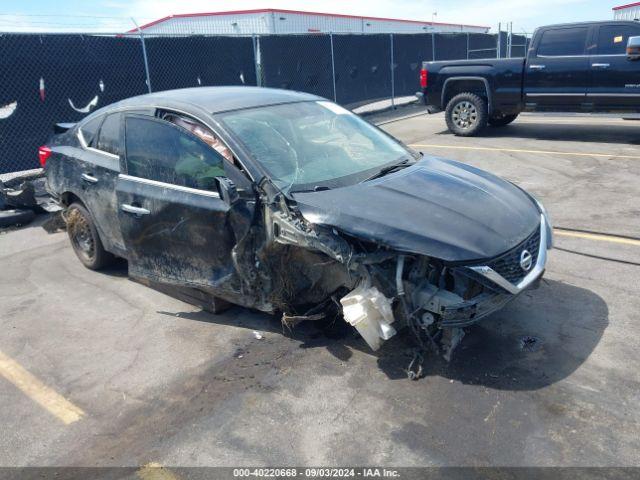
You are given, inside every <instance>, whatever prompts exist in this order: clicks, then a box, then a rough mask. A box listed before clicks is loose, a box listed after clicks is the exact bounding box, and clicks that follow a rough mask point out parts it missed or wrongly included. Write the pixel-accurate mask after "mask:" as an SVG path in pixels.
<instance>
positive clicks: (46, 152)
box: [38, 145, 51, 168]
mask: <svg viewBox="0 0 640 480" xmlns="http://www.w3.org/2000/svg"><path fill="white" fill-rule="evenodd" d="M50 156H51V149H50V148H49V147H47V146H46V145H43V146H41V147H40V148H38V158H39V159H40V166H41V167H42V168H44V166H45V165H46V164H47V160H49V157H50Z"/></svg>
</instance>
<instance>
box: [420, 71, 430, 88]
mask: <svg viewBox="0 0 640 480" xmlns="http://www.w3.org/2000/svg"><path fill="white" fill-rule="evenodd" d="M427 74H428V72H427V69H426V68H423V69H422V70H420V86H421V87H422V88H427Z"/></svg>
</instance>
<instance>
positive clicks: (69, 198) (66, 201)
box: [60, 192, 87, 208]
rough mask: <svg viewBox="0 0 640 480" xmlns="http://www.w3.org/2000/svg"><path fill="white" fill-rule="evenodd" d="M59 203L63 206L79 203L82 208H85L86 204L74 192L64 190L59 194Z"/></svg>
mask: <svg viewBox="0 0 640 480" xmlns="http://www.w3.org/2000/svg"><path fill="white" fill-rule="evenodd" d="M60 203H62V205H64V206H65V207H68V206H69V205H71V204H72V203H79V204H81V205H82V206H83V207H84V208H87V206H86V205H85V204H84V202H83V201H82V200H81V199H80V197H78V196H77V195H76V194H75V193H73V192H64V193H63V194H62V195H60Z"/></svg>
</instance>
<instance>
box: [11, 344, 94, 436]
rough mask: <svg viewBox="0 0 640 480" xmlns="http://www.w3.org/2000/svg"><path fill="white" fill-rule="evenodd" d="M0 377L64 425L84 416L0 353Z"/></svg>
mask: <svg viewBox="0 0 640 480" xmlns="http://www.w3.org/2000/svg"><path fill="white" fill-rule="evenodd" d="M0 375H1V376H3V377H4V378H5V379H7V380H8V381H9V382H11V383H13V384H14V385H15V386H16V387H17V388H18V389H20V390H21V391H22V393H24V394H25V395H27V396H28V397H29V398H30V399H31V400H33V401H34V402H36V403H38V404H39V405H40V406H42V407H43V408H45V409H46V410H47V411H48V412H49V413H51V414H52V415H54V416H56V417H57V418H58V419H59V420H61V421H62V422H63V423H64V424H65V425H69V424H70V423H73V422H76V421H78V420H80V419H81V418H82V417H83V416H84V414H85V413H84V412H83V411H82V410H81V409H80V408H78V407H76V406H75V405H74V404H73V403H71V402H69V401H68V400H66V399H65V398H64V397H63V396H61V395H59V394H58V393H56V392H54V391H53V390H52V389H51V388H49V387H47V386H46V385H44V384H43V383H42V382H41V381H40V380H38V379H37V378H36V377H34V376H33V375H31V374H30V373H29V372H28V371H26V370H25V369H24V368H22V366H21V365H20V364H19V363H18V362H16V361H15V360H13V359H12V358H10V357H8V356H6V355H5V354H4V353H2V351H0Z"/></svg>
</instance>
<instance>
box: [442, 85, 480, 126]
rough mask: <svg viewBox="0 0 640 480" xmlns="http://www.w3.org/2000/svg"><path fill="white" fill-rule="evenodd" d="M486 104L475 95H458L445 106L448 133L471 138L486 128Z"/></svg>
mask: <svg viewBox="0 0 640 480" xmlns="http://www.w3.org/2000/svg"><path fill="white" fill-rule="evenodd" d="M487 117H488V114H487V102H486V100H485V99H483V98H481V97H479V96H478V95H476V94H475V93H460V94H459V95H456V96H455V97H453V98H452V99H451V100H450V101H449V103H448V104H447V109H446V111H445V119H446V121H447V127H448V128H449V131H451V132H452V133H454V134H455V135H458V136H461V137H472V136H474V135H477V134H478V133H480V132H481V131H482V130H483V129H484V128H485V127H486V126H487Z"/></svg>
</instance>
